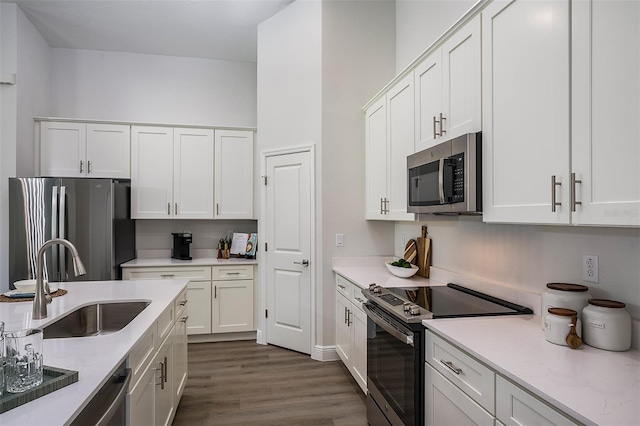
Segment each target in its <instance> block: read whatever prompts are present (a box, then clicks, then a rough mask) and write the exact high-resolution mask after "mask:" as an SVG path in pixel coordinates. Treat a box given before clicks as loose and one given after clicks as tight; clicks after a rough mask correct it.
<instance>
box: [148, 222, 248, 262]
mask: <svg viewBox="0 0 640 426" xmlns="http://www.w3.org/2000/svg"><path fill="white" fill-rule="evenodd" d="M172 232H191V234H192V235H193V236H192V238H193V242H192V243H191V251H192V256H194V257H215V256H216V254H217V251H216V249H217V247H218V240H219V239H220V238H222V237H227V236H228V235H229V236H231V235H232V234H233V233H234V232H246V233H249V232H258V221H256V220H136V251H137V253H138V254H137V256H138V257H139V258H156V257H161V258H162V257H170V256H171V247H172V244H173V240H172V239H171V238H172V237H171V233H172Z"/></svg>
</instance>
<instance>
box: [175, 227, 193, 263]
mask: <svg viewBox="0 0 640 426" xmlns="http://www.w3.org/2000/svg"><path fill="white" fill-rule="evenodd" d="M171 235H173V250H171V257H172V258H173V259H179V260H191V256H190V255H189V245H190V244H191V241H192V240H191V233H190V232H173V233H171Z"/></svg>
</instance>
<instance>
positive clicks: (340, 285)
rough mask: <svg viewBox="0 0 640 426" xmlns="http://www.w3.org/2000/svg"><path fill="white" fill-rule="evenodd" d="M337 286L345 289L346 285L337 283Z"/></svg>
mask: <svg viewBox="0 0 640 426" xmlns="http://www.w3.org/2000/svg"><path fill="white" fill-rule="evenodd" d="M338 287H340V288H341V289H343V290H346V287H345V286H343V285H342V284H338Z"/></svg>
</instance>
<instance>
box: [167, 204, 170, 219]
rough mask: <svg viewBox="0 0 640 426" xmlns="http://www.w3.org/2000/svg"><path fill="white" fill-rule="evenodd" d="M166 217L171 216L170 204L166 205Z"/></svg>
mask: <svg viewBox="0 0 640 426" xmlns="http://www.w3.org/2000/svg"><path fill="white" fill-rule="evenodd" d="M167 215H168V216H171V203H167Z"/></svg>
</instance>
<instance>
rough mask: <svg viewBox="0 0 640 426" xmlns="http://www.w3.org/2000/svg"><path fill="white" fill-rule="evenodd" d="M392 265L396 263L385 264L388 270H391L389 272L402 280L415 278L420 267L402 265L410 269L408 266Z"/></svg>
mask: <svg viewBox="0 0 640 426" xmlns="http://www.w3.org/2000/svg"><path fill="white" fill-rule="evenodd" d="M392 263H394V262H384V264H385V265H386V266H387V269H388V270H389V272H391V273H392V274H393V275H395V276H396V277H400V278H410V277H412V276H414V275H415V274H416V272H418V267H417V266H416V265H413V264H411V263H403V264H402V265H407V264H408V265H409V266H408V267H406V266H394V265H392Z"/></svg>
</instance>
